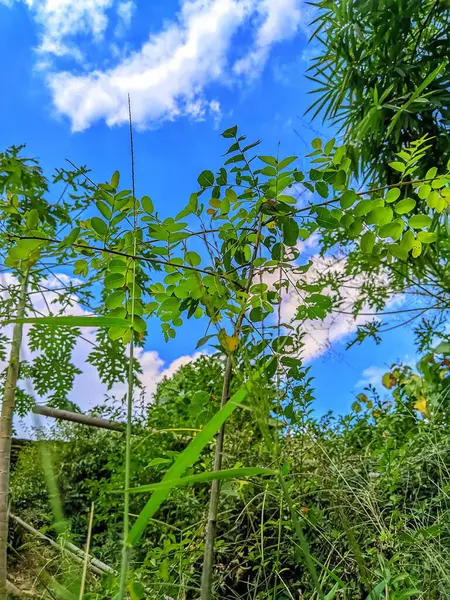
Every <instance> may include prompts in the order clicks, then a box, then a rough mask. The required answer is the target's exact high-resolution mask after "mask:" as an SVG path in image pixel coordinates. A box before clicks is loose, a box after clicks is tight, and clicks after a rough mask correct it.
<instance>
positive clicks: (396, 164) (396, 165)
mask: <svg viewBox="0 0 450 600" xmlns="http://www.w3.org/2000/svg"><path fill="white" fill-rule="evenodd" d="M389 166H390V167H392V168H393V169H394V170H395V171H399V173H404V172H405V170H406V166H405V165H404V163H402V162H399V161H394V162H390V163H389Z"/></svg>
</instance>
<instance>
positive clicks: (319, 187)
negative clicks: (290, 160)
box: [316, 181, 328, 198]
mask: <svg viewBox="0 0 450 600" xmlns="http://www.w3.org/2000/svg"><path fill="white" fill-rule="evenodd" d="M316 191H317V193H318V194H319V195H320V196H322V198H328V184H327V183H325V181H318V182H317V183H316Z"/></svg>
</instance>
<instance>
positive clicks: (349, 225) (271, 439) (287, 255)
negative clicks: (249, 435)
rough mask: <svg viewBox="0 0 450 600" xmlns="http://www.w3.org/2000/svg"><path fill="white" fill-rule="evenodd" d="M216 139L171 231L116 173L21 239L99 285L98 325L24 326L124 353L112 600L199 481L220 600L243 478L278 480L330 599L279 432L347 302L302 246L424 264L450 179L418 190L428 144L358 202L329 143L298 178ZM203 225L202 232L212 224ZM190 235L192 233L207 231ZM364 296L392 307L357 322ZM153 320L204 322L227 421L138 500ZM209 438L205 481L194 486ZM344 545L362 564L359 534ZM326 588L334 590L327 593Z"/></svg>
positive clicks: (238, 140) (169, 331) (296, 410)
mask: <svg viewBox="0 0 450 600" xmlns="http://www.w3.org/2000/svg"><path fill="white" fill-rule="evenodd" d="M222 135H223V137H224V138H225V139H227V140H230V143H231V146H230V147H229V148H228V150H227V155H229V158H227V160H226V161H225V165H224V167H222V168H220V169H219V170H218V172H217V173H213V172H212V171H209V170H205V171H203V172H202V173H201V174H200V176H199V178H198V186H199V187H198V189H197V191H196V192H194V193H193V194H192V195H191V196H190V199H189V202H188V204H187V206H186V207H185V208H184V209H183V210H182V211H181V212H180V213H179V214H178V215H176V216H175V218H172V217H169V218H167V219H165V220H164V221H162V220H161V219H160V218H159V216H158V213H157V211H155V207H154V205H153V202H152V200H151V199H150V198H149V197H148V196H144V197H143V198H141V199H137V198H136V197H135V195H134V193H133V190H123V191H119V184H120V175H119V173H117V172H116V173H114V174H113V176H112V178H111V182H110V183H108V184H101V185H99V186H97V187H96V188H95V195H94V197H93V198H92V196H91V197H90V198H89V200H90V201H91V202H90V204H91V208H92V213H91V214H92V216H91V217H90V218H89V219H87V220H85V221H82V220H78V221H77V223H76V226H75V227H74V228H73V229H72V231H71V232H70V233H69V235H68V236H67V237H66V238H65V240H61V239H60V237H58V235H52V236H49V235H47V234H46V233H45V231H37V232H36V233H35V234H34V235H32V236H26V235H20V234H18V235H15V236H14V240H15V245H13V247H12V249H11V250H10V252H12V253H13V254H14V252H17V249H18V248H20V247H21V244H22V243H23V241H25V240H26V239H28V238H29V237H31V238H32V240H33V242H35V243H38V244H39V245H42V246H43V247H44V248H45V249H46V251H48V252H52V251H53V252H59V251H60V250H61V248H63V249H64V252H68V255H69V257H70V259H71V262H73V261H75V262H74V269H75V273H76V274H77V275H78V276H80V277H81V278H83V279H85V280H86V283H87V282H88V281H89V280H90V278H92V279H93V280H94V281H98V282H102V284H103V286H102V287H103V289H102V292H101V294H100V297H99V301H98V302H97V303H95V305H94V306H93V307H92V308H93V313H94V314H92V315H89V316H82V317H78V316H76V317H75V316H74V317H71V316H57V317H55V316H53V317H44V318H41V317H38V318H31V319H25V321H27V322H31V323H33V324H35V325H36V324H37V325H39V326H43V327H44V326H45V327H48V328H55V327H68V326H70V327H83V326H90V327H99V328H100V329H106V330H107V331H108V337H109V339H110V340H111V341H112V342H117V344H118V345H119V347H121V348H124V345H126V344H127V345H128V347H129V360H128V365H129V371H128V377H127V379H128V394H127V411H126V412H127V433H126V441H125V461H124V468H123V471H122V474H123V479H124V485H123V488H124V518H123V523H124V528H123V538H122V561H121V577H120V582H119V586H118V589H119V598H124V597H125V594H126V591H127V588H128V589H130V587H129V586H131V589H132V590H134V587H133V586H134V579H133V576H132V573H131V572H130V568H129V566H130V557H131V548H132V547H136V546H137V545H138V542H140V541H141V540H142V536H143V533H144V531H145V530H146V529H147V528H148V527H149V526H150V523H151V521H152V519H153V518H154V516H155V514H156V512H157V511H158V510H160V509H161V506H162V505H163V503H165V502H166V501H167V498H168V496H169V494H170V492H171V490H174V489H176V490H177V492H178V491H179V490H178V488H182V487H184V486H185V485H188V484H191V483H196V482H199V481H204V482H206V481H212V485H211V494H210V502H209V509H208V519H207V527H206V540H205V546H204V558H203V565H202V566H203V575H202V583H201V597H202V599H203V600H208V599H209V598H210V597H211V594H212V590H213V573H214V569H213V567H214V557H215V551H216V548H217V547H216V531H217V517H218V507H219V504H220V485H219V483H220V481H221V480H223V479H230V478H233V477H235V476H238V475H239V476H240V477H244V476H246V477H250V476H252V475H264V476H266V477H269V476H273V479H272V480H271V483H270V485H271V486H274V489H276V490H278V493H277V494H276V497H277V505H278V506H279V502H280V501H281V500H282V502H283V506H284V508H285V510H286V511H287V514H288V515H289V518H290V527H291V531H292V535H293V539H295V546H298V548H299V549H300V552H301V556H302V559H301V560H302V561H304V565H305V566H306V569H307V571H308V573H309V577H310V581H311V584H310V588H311V593H313V592H315V593H316V594H317V596H318V598H324V597H325V594H324V591H323V583H322V579H323V576H322V575H320V576H319V573H318V568H317V563H316V562H315V561H314V560H313V558H312V554H311V551H310V547H309V543H308V541H307V536H306V534H305V523H304V522H303V520H302V519H301V518H300V516H299V513H298V510H296V504H295V502H294V499H293V495H294V490H295V481H294V480H291V479H288V478H287V474H288V472H289V471H288V470H286V467H285V466H284V456H283V453H282V446H283V445H282V433H283V428H282V427H281V426H280V424H283V425H284V426H285V427H288V428H289V429H290V430H291V431H293V432H295V431H297V430H299V429H300V430H301V431H303V430H304V429H305V427H306V423H307V416H306V415H304V414H302V409H304V408H305V407H307V406H308V402H309V400H310V393H311V390H310V385H309V382H308V379H307V370H305V368H304V367H303V365H302V361H301V357H300V355H301V348H302V326H303V324H307V323H308V322H310V321H311V320H312V319H324V318H326V317H327V316H328V315H331V314H332V313H333V311H334V310H335V309H336V308H339V302H340V298H339V294H337V295H336V296H335V295H333V294H331V295H330V293H329V288H330V283H333V282H330V281H329V280H327V278H326V277H324V278H322V279H319V281H318V282H313V283H311V281H310V280H309V279H308V278H307V277H306V276H305V274H307V273H308V271H309V270H310V268H311V263H307V264H301V263H300V262H299V260H298V258H299V249H298V242H299V240H304V239H307V238H308V237H309V236H310V235H311V234H312V233H317V234H319V236H320V237H321V239H322V240H323V242H322V247H323V249H324V251H325V250H326V249H328V248H331V247H333V246H335V245H340V246H345V245H350V246H352V247H355V246H356V247H359V248H360V252H359V253H357V255H356V256H357V259H355V260H354V261H353V262H350V263H349V264H350V266H351V267H353V268H355V269H356V268H357V267H358V268H359V273H361V272H362V269H363V267H362V265H363V264H366V263H367V264H368V265H369V266H371V267H372V269H373V270H374V271H377V270H378V271H380V270H382V268H383V267H385V265H388V266H389V267H391V268H392V267H395V268H397V269H398V268H401V265H403V264H405V263H406V264H412V265H416V264H417V263H418V262H420V261H421V260H422V259H423V258H424V257H426V256H427V248H435V247H437V246H438V244H439V235H438V232H439V233H440V229H439V228H440V227H441V225H442V224H441V216H440V215H442V213H443V211H444V210H445V209H446V207H447V205H448V202H449V195H448V194H447V190H448V189H449V185H448V184H449V182H450V174H449V172H448V170H447V171H444V172H442V171H440V172H438V170H437V168H432V169H431V170H430V171H429V172H427V173H426V174H425V177H422V178H420V179H419V178H417V177H416V172H417V171H418V169H419V168H420V165H421V160H422V159H423V158H424V156H425V154H426V149H425V151H424V144H425V141H424V140H419V141H418V142H415V143H414V144H412V145H411V147H410V148H405V149H403V150H402V153H401V155H400V156H399V158H400V161H397V163H396V164H393V165H391V167H392V168H394V169H395V170H396V171H398V172H400V173H401V181H400V182H399V183H398V184H397V185H395V186H382V187H380V188H375V189H367V190H355V189H354V186H353V182H352V168H351V156H349V155H348V154H349V152H348V148H347V147H346V146H341V147H336V146H335V140H331V141H329V142H328V143H326V144H325V145H323V143H322V142H321V141H320V140H314V142H313V147H314V152H313V153H312V155H311V159H312V164H313V165H314V166H313V168H312V169H311V170H310V172H309V174H308V176H305V174H303V173H301V172H300V171H299V170H298V169H297V168H296V167H295V166H293V163H295V160H296V157H286V158H283V159H281V158H279V157H274V156H265V155H264V156H255V155H254V153H255V150H254V148H255V147H256V146H257V145H258V143H259V142H256V143H250V144H247V142H246V141H245V136H242V135H240V134H239V132H238V129H237V127H232V128H230V129H228V130H226V131H225V132H224V133H223V134H222ZM424 179H425V181H424ZM299 183H302V185H304V186H305V187H306V188H307V189H308V190H309V191H310V192H311V193H312V194H313V197H314V200H316V201H315V202H314V203H312V204H311V205H310V206H306V207H302V208H297V207H296V200H295V198H294V197H293V196H292V195H291V194H290V188H291V187H292V186H293V185H294V184H299ZM406 188H408V189H410V190H412V195H413V196H414V197H413V198H409V196H408V197H405V196H402V191H403V190H404V189H406ZM92 200H93V201H92ZM96 211H97V212H96ZM205 219H208V220H209V222H208V224H207V226H206V225H205V223H204V220H205ZM190 222H193V223H194V224H195V223H198V224H199V225H198V228H196V227H195V225H191V223H190ZM199 240H200V241H201V240H203V241H204V244H205V251H204V252H203V253H202V255H201V254H199V253H198V252H197V251H196V250H194V249H193V247H194V248H198V241H199ZM361 257H363V258H361ZM358 260H359V262H358ZM286 292H288V293H291V292H292V293H297V294H298V296H299V306H298V310H297V311H296V314H295V317H294V320H293V322H292V323H291V322H287V323H284V322H282V320H281V312H280V305H281V301H282V296H283V294H284V293H286ZM366 298H367V299H368V300H369V302H371V303H372V305H373V304H376V303H378V304H380V305H382V304H383V301H385V297H384V296H382V297H381V298H379V297H376V296H375V297H374V293H373V288H372V287H371V286H370V284H369V285H368V286H367V287H366V288H365V289H363V290H362V293H361V298H360V299H358V301H357V302H356V304H355V307H354V314H355V315H357V314H359V313H360V312H361V311H362V307H363V306H364V300H365V299H366ZM152 316H153V317H157V318H158V319H159V320H160V322H161V326H162V330H163V332H164V335H165V337H166V339H167V340H169V339H171V338H174V337H175V336H176V328H178V327H180V326H182V324H183V320H184V319H189V318H201V317H206V319H207V320H208V321H209V324H208V327H207V333H208V335H205V336H204V337H203V338H202V339H201V340H200V342H199V347H200V346H202V345H203V344H204V343H206V342H209V343H210V344H214V345H215V347H216V348H217V350H219V351H220V352H221V353H222V355H223V356H224V357H225V363H224V367H223V372H222V377H221V379H222V390H221V393H220V394H214V395H215V396H216V397H217V396H218V395H219V396H220V406H219V409H218V410H217V411H216V412H215V413H214V414H213V415H212V417H211V418H208V419H207V420H206V418H205V421H204V423H201V425H202V427H201V428H200V431H198V432H197V435H195V437H193V438H192V440H191V441H190V442H189V444H188V445H187V446H186V447H184V448H183V449H181V451H180V452H179V453H177V454H176V455H175V456H174V460H173V463H172V464H170V466H168V468H167V470H165V473H164V476H163V478H162V480H161V482H160V483H149V484H145V485H142V486H140V487H138V488H132V487H131V485H132V478H133V472H134V469H133V462H134V457H133V452H132V450H133V436H132V431H133V429H132V428H133V403H134V394H135V384H136V381H135V374H134V369H133V361H134V354H133V352H134V347H135V345H139V344H142V343H143V342H144V340H145V337H146V333H147V322H148V319H149V318H150V317H152ZM18 321H19V322H23V321H24V319H20V318H19V319H18ZM210 330H211V331H212V333H209V331H210ZM95 360H98V357H97V358H96V359H95ZM234 385H236V388H233V386H234ZM270 389H274V390H275V392H274V394H275V406H274V402H273V396H272V395H271V394H270V393H266V391H265V390H270ZM191 400H192V402H193V403H194V406H195V408H194V410H195V411H198V412H200V411H204V410H206V412H207V411H208V408H209V407H210V404H211V403H210V400H211V398H210V393H208V390H196V392H195V394H194V396H193V397H192V399H191ZM240 407H244V408H245V409H246V410H248V411H250V412H251V413H252V415H254V419H255V421H254V422H255V423H256V425H257V426H258V429H259V436H260V438H259V439H261V440H262V441H263V445H264V448H265V452H266V453H267V454H268V456H269V457H270V460H269V465H267V463H266V462H265V461H262V462H263V464H258V465H255V466H253V465H252V466H247V465H245V464H244V466H243V467H242V466H239V467H236V469H237V470H236V469H231V470H227V469H225V470H223V469H222V460H223V456H224V448H226V443H227V441H226V440H227V436H225V429H224V426H225V423H226V422H227V421H228V422H229V424H230V431H231V432H233V425H234V429H239V425H238V423H240V422H242V421H241V420H240V419H239V418H238V415H239V412H240V411H237V409H238V408H240ZM273 416H275V417H276V420H275V425H274V423H273V422H272V418H273ZM201 420H202V417H201V416H200V421H201ZM244 422H245V421H244ZM216 434H217V437H216V443H215V450H214V459H213V464H212V470H210V471H207V470H205V471H203V472H201V473H198V474H194V475H192V474H188V475H186V472H187V471H189V469H191V468H192V467H193V465H195V464H196V463H197V461H198V460H199V459H200V457H201V456H202V455H203V452H204V451H205V448H207V447H209V445H210V443H211V441H212V440H213V438H214V436H215V435H216ZM231 435H232V434H231ZM258 456H262V454H258ZM117 459H118V457H116V460H117ZM116 489H117V488H116ZM149 492H151V496H150V498H149V499H148V501H147V502H146V503H145V504H144V505H143V506H142V505H140V507H139V509H138V511H137V513H134V512H132V514H133V515H136V514H137V518H135V517H133V519H134V518H135V520H134V522H133V525H132V526H131V527H130V526H129V517H130V512H131V507H132V505H133V504H134V502H136V503H137V505H138V506H139V504H140V501H139V499H137V500H136V499H135V497H136V496H141V495H142V494H148V493H149ZM119 502H120V500H119V498H118V499H117V503H119ZM116 507H117V505H116ZM116 517H117V512H116ZM348 540H349V542H348V543H349V545H350V547H352V551H353V552H354V553H355V554H356V555H358V550H357V547H356V546H355V545H354V536H352V532H351V531H350V532H349V538H348ZM141 543H142V541H141ZM296 560H298V557H296ZM358 560H359V559H358ZM277 564H279V563H277ZM321 565H322V563H319V566H320V569H321V572H324V571H323V568H322V566H321ZM358 573H359V575H360V577H361V581H362V583H363V585H364V588H365V590H366V593H369V592H371V590H372V587H371V585H372V584H371V581H370V578H368V577H367V576H366V573H365V572H364V568H363V567H362V566H361V565H360V564H359V563H358ZM335 583H337V582H335ZM326 585H327V587H329V585H330V582H329V581H326ZM133 593H135V592H134V591H133Z"/></svg>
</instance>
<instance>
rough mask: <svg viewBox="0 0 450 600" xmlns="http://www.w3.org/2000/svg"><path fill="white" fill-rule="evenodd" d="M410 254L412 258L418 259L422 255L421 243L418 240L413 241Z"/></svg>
mask: <svg viewBox="0 0 450 600" xmlns="http://www.w3.org/2000/svg"><path fill="white" fill-rule="evenodd" d="M411 254H412V255H413V257H414V258H418V257H419V256H420V255H421V254H422V242H421V241H420V240H415V242H414V244H413V246H412V252H411Z"/></svg>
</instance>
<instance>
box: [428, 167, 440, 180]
mask: <svg viewBox="0 0 450 600" xmlns="http://www.w3.org/2000/svg"><path fill="white" fill-rule="evenodd" d="M436 175H437V167H431V169H428V171H427V172H426V175H425V179H434V178H435V177H436Z"/></svg>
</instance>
